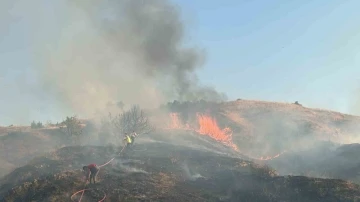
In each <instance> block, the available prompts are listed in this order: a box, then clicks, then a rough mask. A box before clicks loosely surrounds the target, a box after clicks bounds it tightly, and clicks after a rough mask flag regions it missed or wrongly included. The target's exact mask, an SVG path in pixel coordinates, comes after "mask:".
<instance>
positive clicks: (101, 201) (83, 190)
mask: <svg viewBox="0 0 360 202" xmlns="http://www.w3.org/2000/svg"><path fill="white" fill-rule="evenodd" d="M125 147H126V145H125V146H124V147H123V148H122V149H121V151H120V153H119V155H120V154H121V153H122V152H123V151H124V149H125ZM114 159H115V157H113V158H112V159H110V160H109V161H108V162H106V163H104V164H102V165H101V166H99V168H101V167H103V166H106V165H107V164H109V163H111V162H112V161H113V160H114ZM86 190H93V189H82V190H80V191H77V192H75V193H74V194H73V195H71V197H70V199H71V200H72V198H73V197H74V196H75V195H77V194H78V193H80V192H82V193H81V196H80V199H79V201H78V202H81V200H82V197H83V196H84V193H85V191H86ZM102 192H103V193H104V198H102V199H101V200H100V201H98V202H103V201H104V200H105V198H106V193H105V192H104V191H102Z"/></svg>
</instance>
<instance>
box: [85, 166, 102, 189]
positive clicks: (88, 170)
mask: <svg viewBox="0 0 360 202" xmlns="http://www.w3.org/2000/svg"><path fill="white" fill-rule="evenodd" d="M83 170H84V172H85V175H86V181H87V180H88V179H89V178H90V184H91V179H93V181H94V184H95V181H96V177H97V175H98V173H99V171H100V168H99V167H98V166H97V165H96V164H94V163H93V164H90V165H87V166H84V167H83Z"/></svg>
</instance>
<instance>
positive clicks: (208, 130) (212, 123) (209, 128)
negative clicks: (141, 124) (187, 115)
mask: <svg viewBox="0 0 360 202" xmlns="http://www.w3.org/2000/svg"><path fill="white" fill-rule="evenodd" d="M196 117H197V121H198V124H199V129H193V128H191V127H190V126H189V124H185V125H184V124H182V123H181V121H180V119H179V115H178V114H177V113H171V114H170V118H171V123H170V124H169V127H168V129H183V130H192V131H195V132H197V133H199V134H201V135H207V136H209V137H211V138H212V139H214V140H216V141H218V142H221V143H223V144H225V145H227V146H229V147H231V148H232V149H234V150H236V151H238V150H239V149H238V148H237V146H236V145H235V144H234V143H233V142H232V131H231V129H230V128H224V129H222V130H221V129H220V127H219V126H218V124H217V122H216V120H215V119H214V118H212V117H210V116H206V115H200V114H197V116H196Z"/></svg>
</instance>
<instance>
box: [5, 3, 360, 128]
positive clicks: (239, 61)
mask: <svg viewBox="0 0 360 202" xmlns="http://www.w3.org/2000/svg"><path fill="white" fill-rule="evenodd" d="M172 1H173V2H175V3H176V4H178V5H179V7H180V9H181V11H182V18H183V19H184V22H185V24H186V26H187V27H186V28H187V30H186V34H187V40H188V42H189V43H191V44H194V45H197V46H199V47H200V48H204V49H205V50H206V53H207V60H206V64H205V66H204V67H203V69H202V70H200V71H198V74H199V77H200V79H201V81H202V82H203V83H205V84H209V85H211V86H214V87H216V89H217V90H219V91H223V92H225V93H227V94H228V96H229V98H230V99H237V98H243V99H257V100H268V101H280V102H294V101H296V100H297V101H299V102H300V103H302V104H304V105H305V106H308V107H315V108H327V109H331V110H335V111H340V112H345V113H351V114H358V112H360V110H359V109H360V104H358V105H356V102H357V101H358V98H359V97H360V96H359V95H360V91H359V90H358V89H359V87H360V82H359V81H360V76H359V75H360V66H359V65H360V51H359V50H360V47H359V45H358V44H360V27H359V25H358V22H360V13H359V12H358V8H360V1H357V0H347V1H339V0H317V1H310V0H292V1H289V0H271V1H266V0H243V1H240V0H227V1H215V0H214V1H209V0H206V1H205V0H197V1H183V0H172ZM5 2H6V1H5ZM9 2H11V1H9ZM44 2H45V1H44ZM8 6H9V5H8ZM2 7H3V8H2V9H1V10H3V9H4V10H5V9H6V8H7V7H6V5H5V6H4V5H2ZM22 9H26V8H22ZM1 10H0V11H1ZM20 10H21V9H20ZM18 12H20V11H18ZM44 12H48V13H49V14H51V13H52V12H53V11H52V10H48V11H44ZM4 16H5V15H1V14H0V25H1V26H0V70H1V72H2V73H1V75H0V85H1V88H0V93H1V94H2V95H5V96H4V97H3V98H2V99H0V106H1V107H0V114H1V116H0V125H6V124H11V123H13V122H17V123H24V122H28V121H29V120H32V119H36V118H33V117H39V118H38V119H40V120H43V121H44V120H48V119H51V120H54V119H56V118H57V117H59V114H60V113H59V112H57V111H56V100H53V98H51V97H47V96H43V97H42V96H41V95H42V94H41V89H39V88H38V85H37V83H36V75H35V74H34V73H33V72H32V71H31V65H30V64H32V61H31V60H32V57H31V53H30V51H29V50H30V49H29V47H30V39H29V37H31V33H30V32H31V31H33V29H31V28H30V27H29V26H28V24H27V23H26V22H27V21H26V19H25V18H19V19H17V18H14V19H12V20H10V21H9V20H7V21H6V20H2V19H1V18H2V17H4ZM9 22H11V23H9ZM24 85H25V86H26V89H27V90H28V89H29V88H31V89H32V91H30V92H29V91H26V92H23V91H22V90H23V88H22V86H24ZM14 97H16V98H17V99H13V98H14ZM29 106H31V107H29ZM356 106H357V107H356ZM19 117H20V118H19Z"/></svg>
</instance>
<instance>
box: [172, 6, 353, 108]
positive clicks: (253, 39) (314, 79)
mask: <svg viewBox="0 0 360 202" xmlns="http://www.w3.org/2000/svg"><path fill="white" fill-rule="evenodd" d="M175 2H176V3H177V4H178V5H179V6H180V7H181V9H182V12H183V15H184V20H185V21H187V22H189V24H190V30H189V31H190V37H189V38H190V39H191V40H192V42H195V43H196V44H199V45H200V46H201V47H204V48H205V49H206V51H207V64H206V65H205V67H204V69H203V70H202V71H200V72H199V75H200V78H201V80H202V81H204V82H206V83H208V84H211V85H213V86H215V87H216V88H217V89H218V90H220V91H224V92H226V93H227V94H228V95H229V97H230V98H231V99H236V98H243V99H260V100H269V101H285V102H294V101H295V100H298V101H299V102H300V103H303V104H304V105H307V106H309V107H318V108H328V109H332V110H336V111H342V112H346V113H356V112H355V110H356V109H354V108H355V107H354V102H355V101H356V99H357V97H358V95H357V94H356V93H360V92H356V91H357V89H358V88H359V87H360V83H359V81H360V76H359V73H360V66H359V65H360V55H359V53H360V52H359V50H360V48H359V46H358V44H359V42H360V27H359V26H358V22H359V20H360V13H359V12H358V9H357V8H359V7H360V1H356V0H349V1H335V0H317V1H310V0H293V1H288V0H272V1H265V0H251V1H250V0H245V1H237V0H227V1H205V0H198V1H191V2H190V1H181V0H176V1H175Z"/></svg>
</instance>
